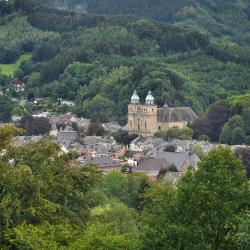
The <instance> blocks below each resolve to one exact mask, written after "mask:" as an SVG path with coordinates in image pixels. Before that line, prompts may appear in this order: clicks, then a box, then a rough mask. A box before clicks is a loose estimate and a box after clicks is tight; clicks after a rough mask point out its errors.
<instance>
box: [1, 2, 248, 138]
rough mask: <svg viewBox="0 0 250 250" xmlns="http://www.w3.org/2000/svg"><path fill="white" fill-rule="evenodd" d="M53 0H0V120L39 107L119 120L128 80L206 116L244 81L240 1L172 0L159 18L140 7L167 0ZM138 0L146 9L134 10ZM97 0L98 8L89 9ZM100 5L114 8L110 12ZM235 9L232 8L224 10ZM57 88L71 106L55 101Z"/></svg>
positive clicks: (160, 101) (243, 7) (244, 15)
mask: <svg viewBox="0 0 250 250" xmlns="http://www.w3.org/2000/svg"><path fill="white" fill-rule="evenodd" d="M52 2H53V1H45V2H43V4H42V5H41V4H39V1H37V0H15V1H9V2H1V5H0V7H1V8H0V10H1V14H2V15H1V17H0V48H1V49H0V69H1V65H4V66H5V68H6V66H7V67H8V66H9V68H8V71H7V72H10V73H8V74H7V73H4V69H5V68H4V67H3V68H2V73H0V79H1V81H0V85H1V86H0V87H1V90H2V91H3V93H4V96H3V97H1V96H0V101H1V100H2V99H3V101H2V103H5V104H6V105H7V106H8V109H5V108H4V107H3V108H2V109H3V113H1V116H3V118H1V116H0V119H1V120H3V121H8V119H9V118H10V117H11V115H10V114H9V110H11V113H12V114H20V113H23V112H33V111H34V110H35V109H41V108H44V109H49V110H51V111H53V112H67V111H73V112H74V113H76V114H77V115H78V116H84V117H86V118H91V120H92V121H93V122H109V121H118V122H119V123H120V124H122V125H124V124H126V114H127V104H128V102H129V101H130V97H131V95H132V93H133V90H134V89H137V91H138V93H139V95H140V96H141V98H142V99H143V98H144V97H145V96H146V94H147V92H148V90H151V91H152V92H153V95H154V97H155V99H156V104H157V105H158V106H162V105H164V104H165V103H167V104H168V105H169V106H190V107H192V108H193V110H194V111H195V112H196V113H197V114H198V115H199V116H201V117H205V115H206V111H207V109H208V107H209V106H210V105H212V104H214V103H216V102H218V101H220V100H222V99H226V98H227V97H231V96H234V95H240V94H244V93H247V92H248V91H249V85H250V82H249V79H250V67H249V62H250V47H249V37H250V34H249V31H248V32H247V30H249V29H247V28H249V23H250V22H249V18H248V7H249V6H248V4H247V1H243V0H237V1H222V0H220V1H219V0H216V1H192V3H190V1H175V3H174V4H172V5H171V8H173V9H175V15H174V16H173V19H172V21H170V20H164V21H166V22H158V21H157V20H154V19H155V18H154V17H151V18H152V19H148V17H149V18H150V16H148V14H147V13H149V12H150V13H157V12H156V11H155V10H154V9H152V8H158V10H160V9H164V8H160V6H162V4H163V1H158V2H159V4H155V5H154V4H152V2H150V3H151V4H150V3H149V1H133V4H132V1H123V2H124V5H120V4H118V5H119V6H120V9H121V10H122V11H121V12H118V13H117V11H116V10H115V9H116V7H115V6H116V4H114V2H112V1H111V0H107V1H101V2H102V4H95V3H96V2H98V1H91V3H90V2H89V3H88V4H87V5H85V7H86V6H87V8H88V9H89V10H88V11H79V12H75V11H72V10H73V9H72V8H66V9H62V8H59V9H54V8H52V7H51V6H52V5H50V4H51V3H52ZM68 2H69V1H63V3H64V4H68ZM115 2H117V3H118V2H119V1H115ZM45 3H47V4H48V5H46V4H45ZM54 3H58V1H54ZM70 3H71V5H72V4H73V5H75V4H81V3H84V1H70ZM91 4H92V5H91ZM136 4H138V5H140V4H142V5H143V6H144V7H145V9H147V8H148V9H150V11H149V12H147V11H146V10H145V11H144V13H145V15H144V16H141V15H140V14H138V13H137V11H136V6H135V7H134V5H136ZM165 4H166V6H165V8H167V7H169V3H168V1H167V2H165ZM53 6H55V5H53ZM91 6H92V7H91ZM97 6H98V8H100V11H97V10H95V11H94V8H97ZM188 6H189V7H188ZM190 6H191V7H192V8H191V7H190ZM105 8H107V9H109V10H110V11H111V12H112V13H111V14H117V15H112V16H110V15H109V14H110V13H106V12H105ZM112 8H113V9H114V10H111V9H112ZM171 8H168V9H169V11H172V10H171ZM91 9H93V11H91ZM131 9H133V10H134V12H133V11H130V10H131ZM177 10H178V11H177ZM180 10H182V12H183V11H184V10H185V11H186V12H187V13H186V12H185V13H186V14H185V15H184V14H183V15H181V14H180V13H179V12H180ZM177 12H178V13H179V14H178V15H177V14H176V13H177ZM188 13H189V14H188ZM190 13H191V14H190ZM232 13H234V15H235V18H231V19H230V20H229V19H228V18H229V16H232ZM125 14H126V15H125ZM156 15H157V16H158V17H160V15H159V14H156ZM181 16H182V17H181ZM219 16H220V17H219ZM197 18H198V19H197ZM205 19H206V20H207V23H206V24H205V23H204V20H205ZM229 21H230V22H229ZM20 58H26V59H25V60H20ZM11 70H12V72H11ZM13 79H18V80H20V81H23V82H24V83H25V84H26V85H25V90H24V92H23V93H16V92H15V90H14V88H13V85H12V84H11V82H12V81H13ZM12 97H17V98H27V99H28V100H32V99H33V98H36V97H45V98H47V99H48V104H47V106H46V107H40V106H39V107H28V108H27V109H26V111H24V110H23V109H22V107H20V106H17V104H16V103H12V102H11V99H10V98H12ZM58 98H61V99H67V100H71V101H73V102H74V103H75V105H76V106H75V107H74V108H68V107H62V108H60V109H59V108H58V107H57V106H58V105H57V104H58ZM4 110H8V114H5V113H7V112H5V111H4ZM205 134H208V133H205ZM197 136H198V135H197ZM215 137H216V138H218V135H215ZM212 140H214V139H213V138H212Z"/></svg>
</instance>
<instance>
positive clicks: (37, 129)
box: [19, 116, 51, 135]
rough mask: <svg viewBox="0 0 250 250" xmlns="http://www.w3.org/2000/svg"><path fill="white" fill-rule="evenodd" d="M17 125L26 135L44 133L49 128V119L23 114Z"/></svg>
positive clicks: (47, 131) (46, 132)
mask: <svg viewBox="0 0 250 250" xmlns="http://www.w3.org/2000/svg"><path fill="white" fill-rule="evenodd" d="M19 126H20V127H21V128H22V129H24V130H25V131H26V134H27V135H45V134H48V133H49V131H50V129H51V125H50V121H49V119H48V118H45V117H33V116H23V117H22V119H21V121H20V124H19Z"/></svg>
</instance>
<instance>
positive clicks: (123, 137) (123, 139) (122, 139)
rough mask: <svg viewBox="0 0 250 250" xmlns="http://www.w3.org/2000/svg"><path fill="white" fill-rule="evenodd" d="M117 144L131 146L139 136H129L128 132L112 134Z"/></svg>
mask: <svg viewBox="0 0 250 250" xmlns="http://www.w3.org/2000/svg"><path fill="white" fill-rule="evenodd" d="M112 136H113V137H114V139H115V140H116V142H117V143H121V144H124V145H129V144H130V143H131V142H132V141H133V140H134V139H135V138H137V137H138V135H137V134H129V133H128V131H125V130H121V129H120V130H118V131H117V132H114V133H113V134H112Z"/></svg>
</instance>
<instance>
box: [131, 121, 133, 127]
mask: <svg viewBox="0 0 250 250" xmlns="http://www.w3.org/2000/svg"><path fill="white" fill-rule="evenodd" d="M132 125H133V123H132V121H131V120H130V127H131V128H132Z"/></svg>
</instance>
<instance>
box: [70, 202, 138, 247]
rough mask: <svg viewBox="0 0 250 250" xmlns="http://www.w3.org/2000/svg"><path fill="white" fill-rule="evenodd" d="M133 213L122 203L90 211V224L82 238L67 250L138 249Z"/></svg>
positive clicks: (134, 214) (113, 203) (134, 215)
mask: <svg viewBox="0 0 250 250" xmlns="http://www.w3.org/2000/svg"><path fill="white" fill-rule="evenodd" d="M136 220H137V218H136V213H135V211H133V210H131V209H128V208H127V207H126V205H124V204H123V203H119V202H117V201H111V202H110V203H109V204H107V205H105V206H99V207H96V208H94V209H93V210H92V211H91V218H90V222H89V223H88V224H87V228H86V230H85V232H84V234H83V236H82V237H80V238H79V239H78V240H76V242H74V243H73V244H72V245H71V246H70V248H69V249H72V250H73V249H84V250H85V249H86V250H92V249H93V250H94V249H98V250H104V249H110V250H111V249H117V250H122V249H131V250H137V249H140V244H141V242H140V239H139V230H138V226H137V221H136Z"/></svg>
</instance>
